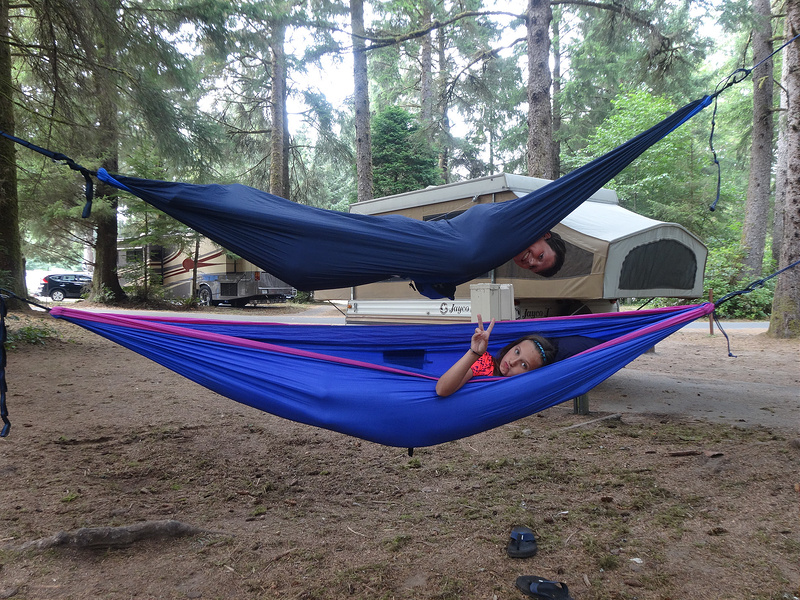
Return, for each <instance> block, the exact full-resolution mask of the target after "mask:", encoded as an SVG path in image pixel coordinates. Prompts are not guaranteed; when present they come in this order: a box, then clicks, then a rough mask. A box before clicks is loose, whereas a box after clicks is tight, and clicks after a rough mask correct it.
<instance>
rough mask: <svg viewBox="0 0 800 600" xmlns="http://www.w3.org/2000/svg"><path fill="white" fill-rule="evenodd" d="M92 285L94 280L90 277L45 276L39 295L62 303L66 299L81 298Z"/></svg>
mask: <svg viewBox="0 0 800 600" xmlns="http://www.w3.org/2000/svg"><path fill="white" fill-rule="evenodd" d="M91 285H92V278H91V277H89V276H88V275H69V274H63V275H62V274H58V275H45V276H44V278H43V279H42V287H41V289H40V290H39V295H40V296H50V298H52V299H53V300H55V301H56V302H61V301H62V300H63V299H64V298H80V297H81V296H82V295H83V294H85V293H86V292H88V291H89V288H90V287H91Z"/></svg>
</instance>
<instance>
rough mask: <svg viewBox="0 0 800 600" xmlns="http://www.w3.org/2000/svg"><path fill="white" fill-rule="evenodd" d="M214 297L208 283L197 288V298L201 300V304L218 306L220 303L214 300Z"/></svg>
mask: <svg viewBox="0 0 800 600" xmlns="http://www.w3.org/2000/svg"><path fill="white" fill-rule="evenodd" d="M212 297H213V296H212V295H211V288H210V287H208V286H207V285H201V286H200V289H199V290H197V300H198V301H199V302H200V305H201V306H216V305H217V304H219V303H218V302H214V300H212Z"/></svg>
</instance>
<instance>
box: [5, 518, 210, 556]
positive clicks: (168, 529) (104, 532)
mask: <svg viewBox="0 0 800 600" xmlns="http://www.w3.org/2000/svg"><path fill="white" fill-rule="evenodd" d="M201 533H209V532H208V531H206V530H203V529H198V528H197V527H193V526H192V525H187V524H186V523H182V522H181V521H175V520H164V521H142V522H141V523H134V524H132V525H125V526H122V527H81V528H80V529H76V530H75V531H59V532H58V533H56V534H55V535H52V536H50V537H45V538H41V539H38V540H31V541H29V542H25V543H24V544H22V545H21V546H18V547H16V548H13V549H15V550H19V551H24V550H47V549H49V548H56V547H66V548H73V549H78V550H94V549H101V548H102V549H106V548H126V547H128V546H130V545H132V544H134V543H136V542H141V541H144V540H154V539H168V538H178V537H185V536H189V535H198V534H201Z"/></svg>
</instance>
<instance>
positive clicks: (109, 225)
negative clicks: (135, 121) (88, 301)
mask: <svg viewBox="0 0 800 600" xmlns="http://www.w3.org/2000/svg"><path fill="white" fill-rule="evenodd" d="M106 16H107V17H108V19H107V22H108V23H112V22H116V17H115V15H114V14H113V13H111V14H109V15H106ZM97 36H98V38H99V39H101V40H104V41H103V42H101V43H100V44H98V56H99V60H100V63H101V64H99V65H98V66H97V67H96V68H95V70H94V80H95V97H96V98H97V120H98V126H97V134H98V135H97V150H98V152H99V155H100V157H101V160H102V163H101V165H102V167H103V168H104V169H106V170H107V171H108V172H109V173H116V172H118V171H119V119H118V117H117V104H118V96H119V94H118V91H117V85H116V81H115V79H116V74H115V73H116V71H115V69H114V63H115V57H114V47H113V43H112V41H111V38H112V37H113V33H112V32H109V31H98V32H97ZM96 196H97V198H98V199H104V200H105V201H106V206H102V207H98V210H95V211H94V213H93V214H94V215H95V234H96V240H95V257H94V260H95V264H94V273H93V276H92V293H91V297H92V298H95V299H97V298H102V299H106V295H107V294H111V300H112V301H115V302H117V301H120V300H123V299H124V298H125V292H124V291H123V290H122V286H121V285H120V283H119V277H118V276H117V233H118V229H117V204H118V202H117V192H116V190H115V189H114V188H112V187H111V186H109V185H108V184H106V183H103V182H98V184H97V194H96Z"/></svg>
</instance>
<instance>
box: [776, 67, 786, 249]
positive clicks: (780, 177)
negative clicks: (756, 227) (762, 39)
mask: <svg viewBox="0 0 800 600" xmlns="http://www.w3.org/2000/svg"><path fill="white" fill-rule="evenodd" d="M782 62H783V64H782V70H781V82H784V81H786V77H787V74H786V72H787V69H788V66H789V65H788V63H787V61H786V60H784V61H782ZM778 96H779V98H780V101H779V103H778V105H779V111H778V123H777V130H778V141H777V144H776V150H775V206H774V209H773V218H772V258H773V259H774V260H776V261H777V260H778V258H779V257H780V255H781V246H782V245H783V237H784V220H785V218H786V177H787V173H786V161H787V158H788V157H787V153H786V133H787V128H786V113H787V111H788V110H789V98H788V97H787V95H786V89H785V88H784V87H783V86H780V89H779V90H778Z"/></svg>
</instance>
